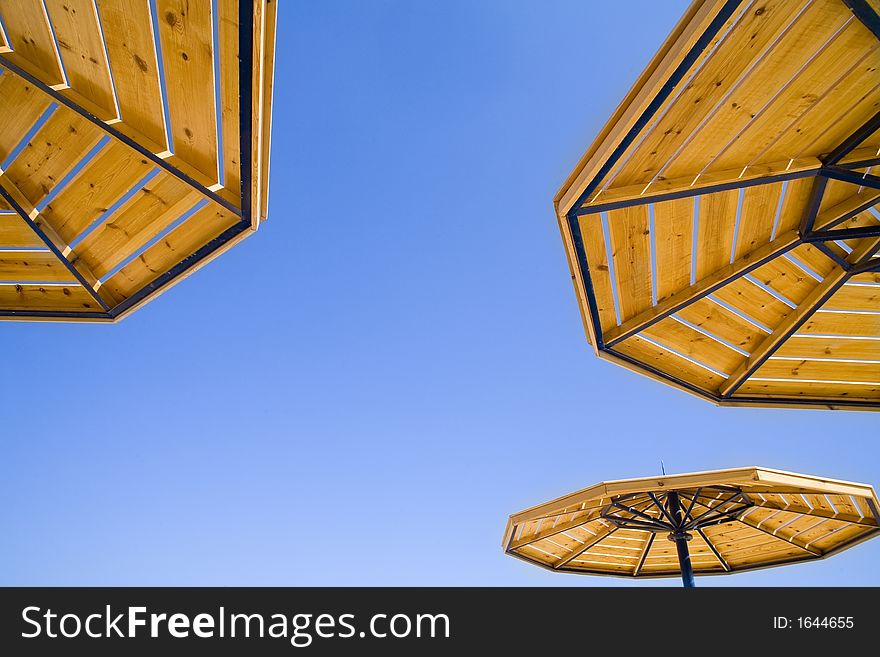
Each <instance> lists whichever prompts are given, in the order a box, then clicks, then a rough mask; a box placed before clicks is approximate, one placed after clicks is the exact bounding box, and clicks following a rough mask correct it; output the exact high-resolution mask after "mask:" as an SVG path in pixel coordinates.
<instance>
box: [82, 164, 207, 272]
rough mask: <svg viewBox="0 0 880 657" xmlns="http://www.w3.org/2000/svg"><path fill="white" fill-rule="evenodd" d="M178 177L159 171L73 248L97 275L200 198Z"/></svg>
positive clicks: (149, 238)
mask: <svg viewBox="0 0 880 657" xmlns="http://www.w3.org/2000/svg"><path fill="white" fill-rule="evenodd" d="M201 198H202V197H201V195H200V194H198V192H195V191H194V190H192V189H191V188H190V187H189V186H187V185H185V184H183V183H182V182H180V181H179V180H177V179H176V178H174V177H172V176H169V175H166V174H159V175H158V176H156V177H155V178H153V179H152V180H150V181H149V182H148V183H147V184H146V185H144V186H143V188H141V191H140V193H138V194H136V195H135V196H133V197H132V198H131V199H130V200H129V201H127V202H126V203H125V204H124V205H122V206H120V207H119V208H118V209H117V210H116V212H114V213H113V214H112V215H110V216H109V217H107V219H106V221H105V222H104V223H103V224H101V225H100V226H98V227H97V228H95V230H93V231H92V232H91V233H89V234H88V235H86V237H85V238H83V240H82V242H80V243H79V244H78V245H77V246H76V249H74V251H75V252H76V253H77V255H78V256H79V258H80V259H81V260H83V261H84V262H86V263H88V264H89V266H90V267H91V268H92V271H94V272H95V275H97V276H101V277H102V276H104V275H105V274H107V273H108V272H110V271H111V270H112V269H113V268H114V267H116V265H118V264H119V263H121V262H122V261H123V260H125V259H126V258H128V256H130V255H131V254H132V253H134V252H135V251H136V250H137V249H139V248H140V247H142V246H143V245H144V244H146V243H147V242H149V241H150V240H151V239H152V238H153V237H154V236H155V235H158V234H159V233H161V232H162V231H163V230H165V229H166V228H167V227H168V226H170V225H171V224H172V223H173V222H174V221H175V220H176V219H177V218H179V217H180V216H181V215H183V214H184V213H185V212H187V211H188V210H190V209H191V208H192V207H193V206H194V205H195V204H196V203H198V202H199V201H200V200H201Z"/></svg>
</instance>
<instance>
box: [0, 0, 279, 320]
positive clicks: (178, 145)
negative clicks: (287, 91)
mask: <svg viewBox="0 0 880 657" xmlns="http://www.w3.org/2000/svg"><path fill="white" fill-rule="evenodd" d="M276 4H277V2H276V0H254V1H253V2H250V1H245V0H242V1H241V2H239V0H214V1H213V2H212V1H211V0H189V1H183V0H156V1H155V2H154V3H151V2H147V1H146V0H14V1H11V2H3V3H0V25H2V27H0V118H2V122H0V319H2V318H6V319H40V320H53V319H57V320H80V321H98V322H100V321H105V322H106V321H114V320H116V319H119V318H121V317H123V316H125V315H126V314H127V313H129V312H131V311H132V310H134V309H136V308H138V307H139V306H141V305H143V304H144V303H145V302H146V301H148V300H149V299H151V298H153V297H155V296H156V295H157V294H160V293H161V292H163V291H164V290H166V289H168V288H169V287H171V286H172V285H174V284H175V283H176V282H178V281H179V280H181V279H183V278H185V277H186V276H187V275H189V274H190V273H192V272H193V271H195V270H196V269H197V268H198V267H200V266H201V265H203V264H204V263H206V262H208V261H209V260H210V259H211V258H213V257H215V256H216V255H218V254H219V253H221V252H222V251H224V250H225V249H227V248H229V247H230V246H232V245H233V244H235V243H237V242H238V241H240V240H241V239H243V238H244V237H246V236H248V235H249V234H251V233H252V232H253V231H255V230H256V229H257V227H258V226H259V224H260V222H261V221H262V220H263V219H265V217H266V212H267V205H266V203H267V198H268V168H269V132H270V125H271V107H272V83H273V62H274V50H275V11H276Z"/></svg>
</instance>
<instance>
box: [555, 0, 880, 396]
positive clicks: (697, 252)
mask: <svg viewBox="0 0 880 657" xmlns="http://www.w3.org/2000/svg"><path fill="white" fill-rule="evenodd" d="M878 11H880V2H878V1H877V0H813V1H809V0H767V1H762V2H750V1H747V0H696V1H695V2H694V3H693V5H692V6H691V7H690V8H689V10H688V11H687V13H686V14H685V16H684V17H683V18H682V20H681V21H680V22H679V24H678V25H677V26H676V28H675V29H674V31H673V32H672V34H670V36H669V37H668V39H667V40H666V42H665V43H664V45H663V46H662V47H661V49H660V51H659V52H658V53H657V55H656V56H655V57H654V59H653V60H652V61H651V63H650V64H649V65H648V67H647V69H646V70H645V71H644V73H643V74H642V75H641V77H640V78H639V79H638V81H637V82H636V84H635V85H634V86H633V88H632V90H631V91H630V92H629V94H628V95H627V96H626V98H625V99H624V100H623V102H622V103H621V105H620V107H619V108H618V109H617V111H616V112H615V113H614V115H613V116H612V117H611V119H610V120H609V122H608V123H607V125H606V126H605V128H604V129H603V130H602V132H601V133H600V134H599V136H598V137H597V139H596V140H595V142H594V143H593V145H592V146H591V147H590V149H589V150H588V151H587V153H586V155H585V156H584V157H583V158H582V160H581V162H580V163H579V164H578V166H577V167H576V169H575V170H574V171H573V172H572V174H571V175H570V176H569V178H568V180H567V181H566V182H565V184H564V185H563V187H562V189H561V190H560V191H559V193H558V194H557V196H556V198H555V207H556V212H557V217H558V220H559V224H560V229H561V231H562V235H563V241H564V244H565V248H566V252H567V255H568V260H569V264H570V267H571V271H572V277H573V280H574V284H575V288H576V292H577V296H578V300H579V303H580V307H581V313H582V317H583V320H584V324H585V327H586V330H587V335H588V339H589V340H590V342H591V343H592V345H593V348H594V349H595V351H596V353H597V354H598V355H599V356H600V357H602V358H604V359H606V360H610V361H613V362H616V363H618V364H621V365H623V366H625V367H627V368H630V369H633V370H635V371H637V372H640V373H642V374H645V375H647V376H649V377H652V378H655V379H658V380H661V381H663V382H665V383H668V384H671V385H673V386H676V387H678V388H680V389H682V390H685V391H687V392H690V393H693V394H695V395H698V396H700V397H702V398H704V399H708V400H711V401H713V402H715V403H717V404H722V405H734V406H737V405H740V406H741V405H760V406H768V405H769V406H778V405H788V406H792V405H794V406H801V407H810V406H814V407H815V406H818V407H825V408H847V409H859V408H864V409H877V408H880V258H878V250H880V219H878V218H880V212H878V211H877V208H876V204H877V203H878V201H880V175H877V171H876V169H877V167H878V165H880V111H878V110H880V47H878V46H880V14H878Z"/></svg>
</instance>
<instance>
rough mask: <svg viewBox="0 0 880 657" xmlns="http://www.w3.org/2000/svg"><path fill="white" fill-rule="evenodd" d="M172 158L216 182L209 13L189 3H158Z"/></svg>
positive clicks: (171, 0)
mask: <svg viewBox="0 0 880 657" xmlns="http://www.w3.org/2000/svg"><path fill="white" fill-rule="evenodd" d="M156 7H157V11H158V15H159V18H158V22H159V35H160V37H161V42H162V61H163V63H164V68H165V82H166V84H165V87H166V93H167V102H168V108H169V115H170V122H171V138H172V143H173V144H174V153H175V155H176V156H177V157H179V158H180V159H182V160H184V161H186V162H188V163H189V164H191V165H192V166H194V167H195V168H196V169H198V170H199V171H201V172H202V173H203V174H204V175H206V176H208V177H210V178H211V179H212V180H213V181H214V182H217V181H218V178H219V176H218V154H217V121H216V110H215V88H214V84H215V80H214V59H213V52H214V46H213V25H212V20H211V12H208V11H198V10H195V11H193V10H191V7H190V3H189V2H188V1H187V0H157V2H156Z"/></svg>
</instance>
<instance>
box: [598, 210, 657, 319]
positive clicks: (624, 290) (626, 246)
mask: <svg viewBox="0 0 880 657" xmlns="http://www.w3.org/2000/svg"><path fill="white" fill-rule="evenodd" d="M608 228H609V233H610V236H611V251H612V258H613V260H614V275H615V277H616V279H617V281H616V282H617V301H618V304H619V306H620V319H621V321H625V320H627V319H629V318H630V317H633V316H635V315H637V314H639V313H640V312H642V311H643V310H646V309H647V308H650V307H651V241H650V233H649V223H648V208H647V207H646V206H635V207H630V208H623V209H620V210H612V211H611V212H609V213H608Z"/></svg>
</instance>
